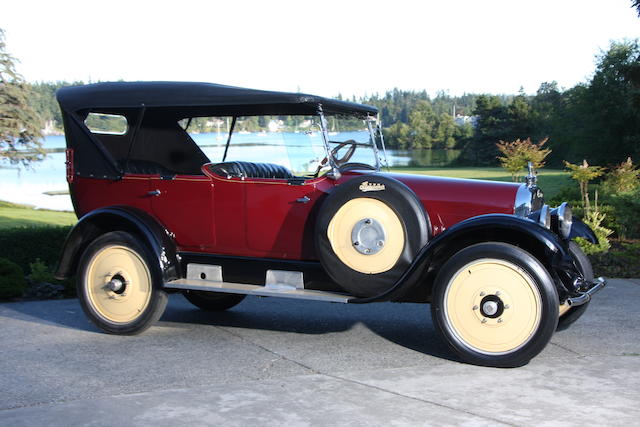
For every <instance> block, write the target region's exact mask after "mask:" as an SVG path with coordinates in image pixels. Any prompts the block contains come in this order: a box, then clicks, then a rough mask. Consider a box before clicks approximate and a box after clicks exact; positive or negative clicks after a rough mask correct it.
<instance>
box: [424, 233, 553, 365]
mask: <svg viewBox="0 0 640 427" xmlns="http://www.w3.org/2000/svg"><path fill="white" fill-rule="evenodd" d="M497 288H498V289H497ZM447 304H449V305H447ZM467 306H468V307H467ZM485 309H489V310H488V311H486V312H485ZM494 309H495V310H496V311H495V312H493V310H494ZM450 311H451V312H450ZM431 316H432V318H433V323H434V325H435V326H436V329H437V330H438V331H439V333H440V334H441V335H442V337H443V339H444V341H445V342H446V343H447V344H448V345H449V347H450V348H451V349H452V350H453V351H454V352H455V353H456V354H458V355H459V356H460V358H461V359H462V360H464V361H465V362H468V363H472V364H476V365H483V366H492V367H504V368H507V367H517V366H522V365H525V364H526V363H528V362H529V360H531V359H532V358H533V357H535V356H536V355H537V354H538V353H540V352H541V351H542V349H544V348H545V346H546V345H547V343H548V342H549V340H550V339H551V337H552V336H553V333H554V331H555V330H556V326H557V324H558V292H557V290H556V287H555V285H554V282H553V279H552V278H551V276H550V274H549V273H548V271H547V270H546V268H545V267H544V266H543V265H542V264H541V263H540V262H539V261H538V260H537V259H536V258H535V257H533V256H532V255H531V254H529V253H528V252H526V251H524V250H522V249H520V248H518V247H516V246H512V245H509V244H505V243H495V242H491V243H481V244H477V245H473V246H469V247H467V248H464V249H462V250H460V251H459V252H457V253H456V254H455V255H454V256H453V257H451V258H449V259H448V260H447V261H446V262H445V263H444V265H443V266H442V268H441V269H440V271H439V273H438V275H437V277H436V282H435V286H434V289H433V294H432V301H431Z"/></svg>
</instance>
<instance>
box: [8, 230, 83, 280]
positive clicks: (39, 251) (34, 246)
mask: <svg viewBox="0 0 640 427" xmlns="http://www.w3.org/2000/svg"><path fill="white" fill-rule="evenodd" d="M70 229H71V227H59V226H46V227H16V228H9V229H5V230H2V233H0V248H3V249H4V253H3V256H4V257H6V258H7V259H9V260H11V261H13V262H15V263H16V264H18V265H19V266H20V268H22V270H23V271H30V270H31V268H30V264H31V263H33V262H35V261H36V259H38V258H39V259H40V260H41V261H42V262H43V263H44V264H45V265H48V266H55V265H57V263H58V258H59V256H60V253H61V252H62V246H63V245H64V242H65V240H66V238H67V234H68V233H69V230H70Z"/></svg>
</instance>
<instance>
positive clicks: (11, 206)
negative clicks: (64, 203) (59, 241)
mask: <svg viewBox="0 0 640 427" xmlns="http://www.w3.org/2000/svg"><path fill="white" fill-rule="evenodd" d="M76 221H77V219H76V215H75V214H74V213H73V212H61V211H50V210H45V209H34V208H32V207H30V206H25V205H18V204H15V203H9V202H3V201H0V230H2V229H7V228H14V227H34V226H45V225H73V224H75V223H76Z"/></svg>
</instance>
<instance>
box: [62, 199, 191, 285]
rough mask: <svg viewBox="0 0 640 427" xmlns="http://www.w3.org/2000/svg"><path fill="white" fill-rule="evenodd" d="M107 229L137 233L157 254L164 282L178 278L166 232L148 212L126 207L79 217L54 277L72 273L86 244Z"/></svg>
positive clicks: (173, 249) (172, 249)
mask: <svg viewBox="0 0 640 427" xmlns="http://www.w3.org/2000/svg"><path fill="white" fill-rule="evenodd" d="M110 231H127V232H130V233H132V234H134V235H136V236H138V237H139V238H140V239H141V240H142V242H141V243H143V244H146V245H147V247H148V248H149V249H150V250H151V252H152V253H153V254H154V255H155V256H156V258H157V260H158V265H159V266H160V269H161V271H162V274H163V278H164V281H165V282H167V281H169V280H172V279H176V278H179V277H181V275H180V274H181V271H180V263H179V262H178V257H177V254H176V245H175V243H174V241H173V239H172V237H171V236H170V234H169V232H168V231H167V230H166V229H165V228H164V227H163V226H162V225H160V224H159V223H158V221H156V220H155V219H154V218H153V217H152V216H151V215H149V214H148V213H146V212H144V211H142V210H140V209H136V208H131V207H126V206H110V207H106V208H100V209H96V210H94V211H91V212H89V213H88V214H86V215H84V216H83V217H82V218H80V220H79V221H78V223H77V224H76V225H75V226H74V227H73V229H72V230H71V231H70V232H69V235H68V236H67V240H66V241H65V244H64V247H63V250H62V255H61V256H60V261H59V263H58V267H57V269H56V273H55V277H56V278H58V279H64V278H67V277H69V276H72V275H73V274H75V272H76V270H77V267H78V261H79V259H80V257H81V256H82V253H83V252H84V250H85V249H86V247H87V246H88V245H89V244H90V243H91V242H92V241H93V240H95V239H96V238H97V237H98V236H100V235H102V234H104V233H108V232H110Z"/></svg>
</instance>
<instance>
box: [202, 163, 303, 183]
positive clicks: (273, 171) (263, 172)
mask: <svg viewBox="0 0 640 427" xmlns="http://www.w3.org/2000/svg"><path fill="white" fill-rule="evenodd" d="M209 169H210V170H211V172H213V173H215V174H216V175H220V176H224V177H227V178H267V179H290V178H293V174H292V173H291V171H290V170H289V169H287V168H285V167H284V166H280V165H275V164H273V163H252V162H224V163H216V164H215V165H211V166H210V167H209Z"/></svg>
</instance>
